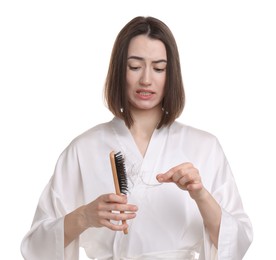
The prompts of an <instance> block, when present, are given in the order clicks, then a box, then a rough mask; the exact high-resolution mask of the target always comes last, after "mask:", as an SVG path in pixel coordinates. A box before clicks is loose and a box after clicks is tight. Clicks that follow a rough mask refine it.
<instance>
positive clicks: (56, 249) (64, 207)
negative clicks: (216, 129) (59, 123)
mask: <svg viewBox="0 0 276 260" xmlns="http://www.w3.org/2000/svg"><path fill="white" fill-rule="evenodd" d="M105 96H106V101H107V104H108V107H109V109H110V111H111V112H112V113H113V114H114V116H115V117H114V119H113V120H112V121H110V122H107V123H104V124H101V125H98V126H95V127H94V128H92V129H90V130H88V131H87V132H85V133H83V134H82V135H80V136H78V137H77V138H76V139H74V140H73V142H72V143H71V144H70V145H69V146H68V147H67V148H66V149H65V150H64V152H63V153H62V154H61V156H60V158H59V160H58V162H57V165H56V169H55V173H54V175H53V176H52V178H51V180H50V182H49V184H48V185H47V186H46V188H45V190H44V192H43V194H42V195H41V198H40V201H39V204H38V207H37V211H36V214H35V217H34V221H33V225H32V228H31V230H30V231H29V233H28V234H27V235H26V236H25V238H24V240H23V242H22V246H21V250H22V254H23V256H24V257H25V259H28V260H31V259H40V260H42V259H47V260H49V259H74V260H75V259H78V248H79V247H80V246H81V247H84V248H85V250H86V253H87V256H88V257H89V258H92V259H94V258H96V259H233V260H239V259H242V257H243V256H244V254H245V253H246V251H247V249H248V247H249V245H250V243H251V241H252V228H251V224H250V220H249V218H248V216H247V215H246V214H245V212H244V210H243V206H242V202H241V199H240V196H239V193H238V190H237V187H236V184H235V180H234V178H233V175H232V173H231V169H230V167H229V164H228V162H227V159H226V158H225V155H224V153H223V150H222V148H221V146H220V144H219V142H218V140H217V139H216V138H215V137H214V136H213V135H211V134H209V133H206V132H204V131H201V130H198V129H195V128H192V127H189V126H186V125H183V124H180V123H179V122H176V121H175V120H176V118H177V117H178V116H179V115H180V114H181V112H182V110H183V107H184V100H185V95H184V89H183V83H182V78H181V70H180V62H179V55H178V50H177V45H176V43H175V40H174V37H173V35H172V33H171V31H170V29H169V28H168V27H167V26H166V25H165V24H164V23H163V22H161V21H160V20H158V19H155V18H153V17H136V18H134V19H133V20H131V21H130V22H129V23H128V24H127V25H126V26H125V27H124V28H123V29H122V30H121V32H120V33H119V34H118V36H117V39H116V41H115V44H114V47H113V52H112V56H111V60H110V66H109V71H108V75H107V80H106V86H105ZM111 151H121V152H122V153H123V155H124V159H125V166H126V172H127V177H128V183H129V187H128V188H129V193H128V196H124V195H116V194H114V184H113V179H112V174H111V167H110V163H109V153H110V152H111ZM120 212H121V213H120ZM125 229H128V234H127V235H125V234H124V233H123V232H122V231H123V230H125Z"/></svg>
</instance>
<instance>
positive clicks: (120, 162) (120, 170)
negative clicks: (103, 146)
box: [114, 152, 128, 195]
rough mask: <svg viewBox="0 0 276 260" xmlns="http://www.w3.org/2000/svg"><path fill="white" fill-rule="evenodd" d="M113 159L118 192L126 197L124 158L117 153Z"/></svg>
mask: <svg viewBox="0 0 276 260" xmlns="http://www.w3.org/2000/svg"><path fill="white" fill-rule="evenodd" d="M114 159H115V165H116V171H117V176H118V181H119V186H120V192H121V193H123V194H125V195H126V194H127V192H128V185H127V176H126V168H125V161H124V157H123V155H122V153H121V152H117V153H115V154H114Z"/></svg>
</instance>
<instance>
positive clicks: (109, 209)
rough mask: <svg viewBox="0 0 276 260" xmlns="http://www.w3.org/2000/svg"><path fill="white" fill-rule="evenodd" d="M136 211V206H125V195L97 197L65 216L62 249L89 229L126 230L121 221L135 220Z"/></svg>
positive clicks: (124, 224) (111, 194) (125, 225)
mask: <svg viewBox="0 0 276 260" xmlns="http://www.w3.org/2000/svg"><path fill="white" fill-rule="evenodd" d="M137 210H138V208H137V206H135V205H132V204H127V196H125V195H116V194H114V193H110V194H104V195H101V196H99V197H98V198H97V199H95V200H94V201H92V202H90V203H88V204H86V205H84V206H81V207H79V208H77V209H76V210H74V211H73V212H71V213H69V214H67V215H66V216H65V218H64V247H66V246H67V245H69V244H70V243H71V242H72V241H73V240H74V239H76V238H77V237H78V236H79V235H80V234H81V233H82V232H83V231H85V230H86V229H88V228H90V227H97V228H99V227H107V228H109V229H111V230H114V231H123V230H125V229H127V227H128V225H127V223H126V221H123V220H129V219H133V218H135V217H136V211H137ZM123 222H124V223H123Z"/></svg>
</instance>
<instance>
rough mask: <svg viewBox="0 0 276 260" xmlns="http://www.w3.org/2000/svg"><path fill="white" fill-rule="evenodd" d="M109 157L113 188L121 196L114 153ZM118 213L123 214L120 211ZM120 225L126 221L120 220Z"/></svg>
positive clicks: (126, 230)
mask: <svg viewBox="0 0 276 260" xmlns="http://www.w3.org/2000/svg"><path fill="white" fill-rule="evenodd" d="M109 157H110V163H111V169H112V175H113V180H114V186H115V191H116V194H117V195H121V191H120V185H119V180H118V175H117V169H116V163H115V153H114V151H112V152H111V153H110V155H109ZM120 213H124V212H123V211H121V212H120ZM122 223H123V224H125V223H126V220H122ZM124 234H128V229H127V228H126V229H124Z"/></svg>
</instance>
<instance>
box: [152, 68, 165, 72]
mask: <svg viewBox="0 0 276 260" xmlns="http://www.w3.org/2000/svg"><path fill="white" fill-rule="evenodd" d="M154 70H155V71H156V72H159V73H161V72H164V71H165V70H166V68H162V69H161V68H154Z"/></svg>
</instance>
